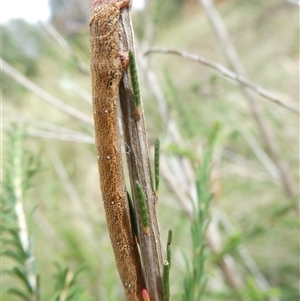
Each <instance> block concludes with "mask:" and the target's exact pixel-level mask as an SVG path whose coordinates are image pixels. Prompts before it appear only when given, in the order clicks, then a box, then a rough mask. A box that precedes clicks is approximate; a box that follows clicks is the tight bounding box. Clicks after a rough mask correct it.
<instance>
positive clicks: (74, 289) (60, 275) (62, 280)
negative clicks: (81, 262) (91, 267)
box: [51, 263, 83, 301]
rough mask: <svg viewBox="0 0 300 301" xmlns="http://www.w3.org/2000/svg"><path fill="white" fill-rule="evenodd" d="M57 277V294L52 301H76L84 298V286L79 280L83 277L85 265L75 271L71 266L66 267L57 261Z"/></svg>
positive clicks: (55, 276) (55, 277)
mask: <svg viewBox="0 0 300 301" xmlns="http://www.w3.org/2000/svg"><path fill="white" fill-rule="evenodd" d="M55 266H56V274H55V275H54V279H55V291H56V292H55V295H54V297H53V298H52V299H51V301H61V300H64V301H76V300H82V299H81V296H82V291H83V289H82V287H81V286H80V284H79V280H80V278H81V277H82V272H83V267H80V268H78V269H77V270H75V271H72V270H70V269H69V268H64V267H62V266H61V265H60V264H58V263H56V264H55Z"/></svg>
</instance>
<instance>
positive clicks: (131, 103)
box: [120, 9, 163, 301]
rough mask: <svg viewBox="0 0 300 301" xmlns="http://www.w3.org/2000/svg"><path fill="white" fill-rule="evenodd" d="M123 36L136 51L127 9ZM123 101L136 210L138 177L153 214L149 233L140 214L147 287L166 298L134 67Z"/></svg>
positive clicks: (155, 298) (154, 299) (154, 296)
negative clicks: (136, 98) (134, 85)
mask: <svg viewBox="0 0 300 301" xmlns="http://www.w3.org/2000/svg"><path fill="white" fill-rule="evenodd" d="M120 40H121V50H122V51H124V52H125V51H132V52H133V53H134V41H133V32H132V25H131V16H130V13H129V11H128V10H127V9H126V10H124V11H123V12H122V14H121V20H120ZM120 102H121V114H122V121H123V133H124V139H125V145H126V154H127V164H128V169H129V176H130V183H131V188H132V196H133V202H134V207H135V211H136V212H138V210H137V208H138V205H137V200H138V198H137V195H136V189H135V185H136V182H137V181H138V182H139V183H140V185H141V186H142V188H143V192H144V194H145V200H146V206H147V210H148V215H149V235H145V234H144V232H143V226H142V221H141V216H139V215H138V214H137V220H138V228H139V241H140V249H141V258H142V263H143V268H144V274H145V281H146V286H147V291H148V293H149V295H150V298H151V301H162V300H163V289H162V270H163V256H162V250H161V243H160V233H159V226H158V219H157V214H156V202H157V198H156V194H155V191H154V188H153V182H152V175H151V168H150V160H149V151H148V144H147V135H146V130H145V120H144V114H143V104H142V100H141V104H140V106H141V107H140V116H139V118H137V115H136V108H135V98H134V92H133V87H132V81H131V77H130V70H127V71H126V72H125V74H124V76H123V81H122V82H121V85H120Z"/></svg>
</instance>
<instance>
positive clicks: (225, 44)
mask: <svg viewBox="0 0 300 301" xmlns="http://www.w3.org/2000/svg"><path fill="white" fill-rule="evenodd" d="M198 1H199V2H200V3H201V4H202V7H203V8H204V10H205V12H206V14H207V16H208V18H209V19H210V21H211V23H212V26H213V28H214V30H215V32H216V35H217V37H218V39H219V41H220V44H221V47H222V49H223V51H224V54H225V56H226V58H227V60H228V62H229V64H230V65H231V67H232V69H233V70H234V72H235V73H236V74H239V75H242V76H245V77H246V78H247V77H248V76H247V74H246V71H245V70H244V67H243V65H242V63H241V61H240V59H239V57H238V54H237V52H236V49H235V47H234V45H233V44H232V43H231V41H230V38H229V34H228V31H227V28H226V26H225V24H224V22H223V20H222V17H221V16H220V14H219V13H218V11H217V10H216V8H215V7H214V4H213V3H212V1H211V0H198ZM239 84H240V88H241V90H242V92H243V94H244V95H245V98H246V100H247V102H248V105H249V108H250V111H251V113H252V115H253V117H254V118H255V120H256V122H257V125H258V129H259V131H260V134H261V136H262V140H263V141H264V143H265V146H266V148H267V150H268V152H269V153H270V156H271V158H272V159H273V161H274V163H275V164H276V165H277V167H278V170H279V171H280V178H281V182H282V185H283V187H284V189H285V192H286V194H287V195H288V196H289V197H293V196H295V194H296V189H295V185H294V183H293V180H292V178H291V173H290V172H289V171H288V169H287V166H286V164H285V162H284V161H283V160H282V159H281V156H280V153H279V151H278V148H277V144H276V141H275V137H274V133H273V132H272V131H271V129H270V127H269V124H268V123H267V120H266V119H265V118H264V116H263V114H262V110H261V107H260V106H259V103H258V102H257V101H256V100H255V99H254V97H253V94H252V93H253V91H252V90H251V89H249V88H248V87H245V86H244V85H243V84H242V83H240V82H239Z"/></svg>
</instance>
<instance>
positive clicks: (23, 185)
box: [1, 126, 40, 300]
mask: <svg viewBox="0 0 300 301" xmlns="http://www.w3.org/2000/svg"><path fill="white" fill-rule="evenodd" d="M24 139H25V133H24V131H23V130H22V129H20V128H18V127H16V126H13V128H12V130H11V131H10V132H9V134H8V141H7V144H6V147H7V150H6V166H5V175H4V183H3V188H4V190H3V195H2V201H1V204H2V206H1V207H2V216H3V225H2V231H3V233H2V236H3V239H2V243H3V246H4V248H3V252H2V256H6V257H9V258H11V259H12V260H13V261H14V262H15V264H16V265H15V266H14V267H13V268H12V269H10V270H9V271H8V273H9V274H10V275H11V276H13V277H14V278H16V279H18V280H19V281H20V283H21V286H22V288H19V287H15V286H13V287H10V288H9V290H8V291H9V292H10V293H11V294H14V295H16V296H19V297H21V298H23V299H24V300H40V293H39V275H38V273H37V272H36V267H35V263H34V262H35V259H34V255H33V249H32V243H31V238H30V235H29V233H28V229H27V223H26V217H25V212H24V208H23V201H24V199H23V198H24V195H25V193H26V192H27V190H28V189H29V187H30V186H31V184H32V178H33V176H34V175H35V174H36V173H37V172H38V171H39V170H40V160H39V159H38V157H35V156H34V155H33V154H31V153H30V152H28V151H26V150H24Z"/></svg>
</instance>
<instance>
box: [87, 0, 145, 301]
mask: <svg viewBox="0 0 300 301" xmlns="http://www.w3.org/2000/svg"><path fill="white" fill-rule="evenodd" d="M129 5H130V0H121V1H116V0H94V1H93V2H92V4H91V20H90V47H91V76H92V97H93V111H94V124H95V142H96V148H97V158H98V169H99V175H100V187H101V192H102V199H103V204H104V209H105V214H106V221H107V226H108V231H109V235H110V239H111V243H112V247H113V251H114V255H115V260H116V264H117V268H118V271H119V274H120V278H121V280H122V282H123V286H124V289H125V293H126V296H127V299H128V300H130V301H142V300H143V298H142V291H143V289H144V288H145V283H144V278H143V272H142V266H141V262H140V258H139V252H138V248H137V245H136V242H135V239H134V235H133V233H132V227H131V223H130V215H129V205H128V199H127V194H126V187H125V179H124V174H123V165H122V157H121V145H120V134H119V128H118V120H117V113H118V112H117V111H118V100H119V83H120V80H121V77H122V74H123V72H124V70H125V68H126V67H127V65H128V55H126V54H124V53H120V47H119V36H118V28H119V24H118V23H119V17H120V10H121V9H122V8H123V7H127V6H129Z"/></svg>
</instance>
